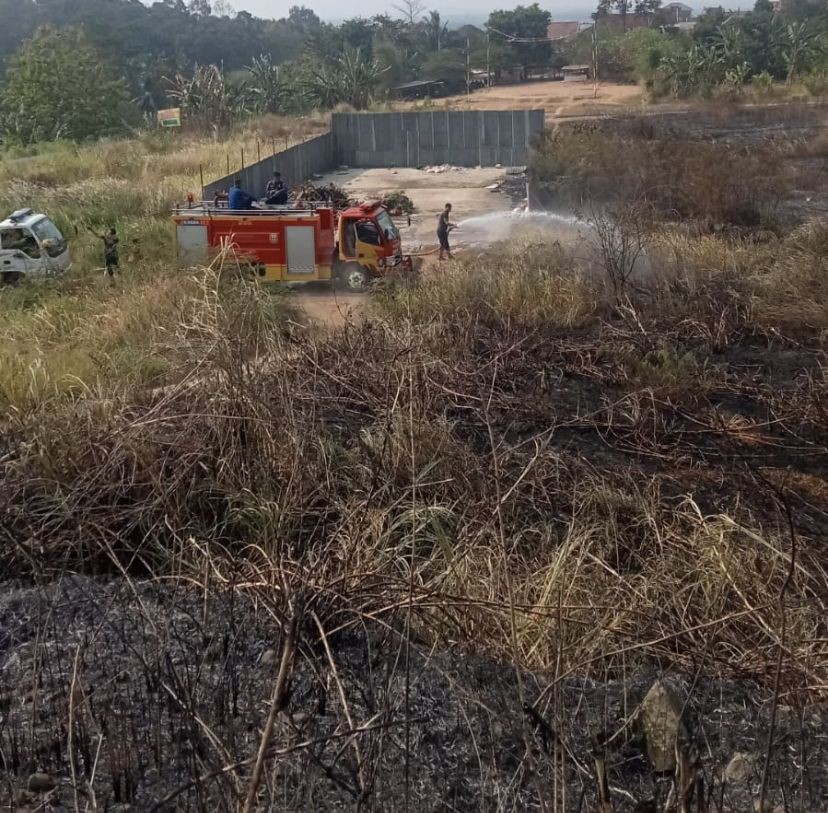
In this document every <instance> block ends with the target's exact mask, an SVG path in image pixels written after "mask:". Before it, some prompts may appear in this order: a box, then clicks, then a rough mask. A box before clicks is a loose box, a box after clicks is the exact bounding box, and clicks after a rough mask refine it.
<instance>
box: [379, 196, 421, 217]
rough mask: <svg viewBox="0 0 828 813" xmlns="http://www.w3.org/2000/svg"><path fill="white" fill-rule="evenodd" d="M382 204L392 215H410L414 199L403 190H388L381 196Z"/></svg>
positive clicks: (412, 211)
mask: <svg viewBox="0 0 828 813" xmlns="http://www.w3.org/2000/svg"><path fill="white" fill-rule="evenodd" d="M382 205H383V206H384V207H385V208H386V209H388V211H389V212H390V213H391V214H392V215H393V216H394V217H400V216H401V215H410V214H413V213H414V201H413V200H411V198H410V197H408V195H406V194H405V192H402V191H400V192H389V193H388V194H386V195H383V197H382Z"/></svg>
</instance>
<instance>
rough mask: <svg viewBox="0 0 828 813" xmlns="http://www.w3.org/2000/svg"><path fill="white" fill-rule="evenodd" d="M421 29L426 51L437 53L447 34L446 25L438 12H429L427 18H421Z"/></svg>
mask: <svg viewBox="0 0 828 813" xmlns="http://www.w3.org/2000/svg"><path fill="white" fill-rule="evenodd" d="M423 28H424V29H425V35H426V49H427V50H428V51H437V52H439V51H440V50H441V49H442V47H443V40H444V39H445V36H446V34H447V33H448V23H444V22H443V21H442V20H441V19H440V12H439V11H430V12H429V13H428V17H424V18H423Z"/></svg>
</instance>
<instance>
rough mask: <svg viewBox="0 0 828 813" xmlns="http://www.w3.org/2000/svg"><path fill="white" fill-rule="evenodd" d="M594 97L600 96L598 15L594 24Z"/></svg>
mask: <svg viewBox="0 0 828 813" xmlns="http://www.w3.org/2000/svg"><path fill="white" fill-rule="evenodd" d="M592 98H593V99H597V98H598V17H597V16H596V18H595V22H594V23H593V24H592Z"/></svg>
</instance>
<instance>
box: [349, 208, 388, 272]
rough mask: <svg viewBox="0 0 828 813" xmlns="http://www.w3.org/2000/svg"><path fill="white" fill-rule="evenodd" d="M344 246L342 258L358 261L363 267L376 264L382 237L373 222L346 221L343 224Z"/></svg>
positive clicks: (365, 220) (363, 220)
mask: <svg viewBox="0 0 828 813" xmlns="http://www.w3.org/2000/svg"><path fill="white" fill-rule="evenodd" d="M343 237H344V246H343V250H342V258H343V259H345V260H356V261H357V262H359V263H361V264H363V265H373V264H375V263H376V259H377V255H378V253H379V251H378V249H379V247H380V246H381V245H382V237H381V235H380V233H379V229H378V228H377V225H376V223H374V222H373V221H372V220H368V219H362V220H346V221H345V223H344V224H343Z"/></svg>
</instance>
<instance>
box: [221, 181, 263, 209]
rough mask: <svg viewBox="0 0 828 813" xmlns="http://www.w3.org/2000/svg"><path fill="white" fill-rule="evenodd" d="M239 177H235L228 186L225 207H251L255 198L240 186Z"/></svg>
mask: <svg viewBox="0 0 828 813" xmlns="http://www.w3.org/2000/svg"><path fill="white" fill-rule="evenodd" d="M241 183H242V182H241V179H239V178H235V179H234V180H233V185H232V186H231V187H230V194H229V196H228V200H227V208H228V209H232V210H234V211H235V210H240V209H252V208H253V204H254V203H255V202H256V199H255V198H254V197H253V195H249V194H248V193H247V192H245V191H244V189H242V188H241Z"/></svg>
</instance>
